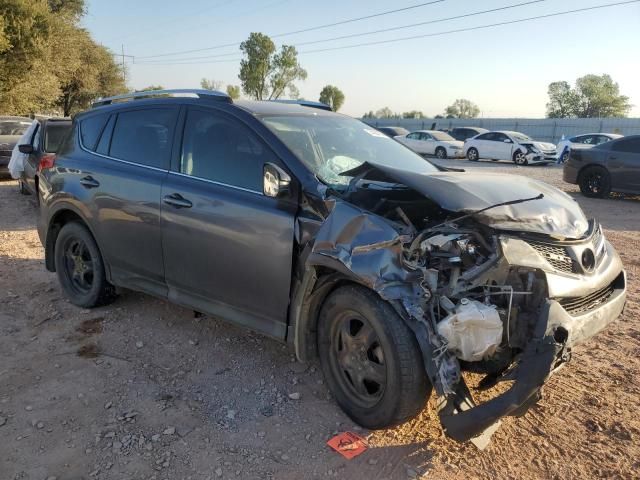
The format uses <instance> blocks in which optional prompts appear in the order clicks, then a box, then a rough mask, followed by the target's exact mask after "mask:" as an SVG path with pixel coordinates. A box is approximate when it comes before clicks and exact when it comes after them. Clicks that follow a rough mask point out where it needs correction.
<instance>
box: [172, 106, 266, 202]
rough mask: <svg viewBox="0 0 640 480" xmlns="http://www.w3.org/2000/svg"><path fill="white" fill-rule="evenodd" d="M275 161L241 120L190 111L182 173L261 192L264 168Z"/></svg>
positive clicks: (185, 134)
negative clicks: (266, 163)
mask: <svg viewBox="0 0 640 480" xmlns="http://www.w3.org/2000/svg"><path fill="white" fill-rule="evenodd" d="M272 160H273V156H272V155H271V154H270V152H268V151H266V149H265V148H264V147H263V145H262V142H261V141H260V140H259V139H258V138H257V136H256V135H255V134H254V133H253V132H252V131H251V130H250V129H249V128H248V127H247V126H245V125H244V124H242V123H240V122H239V121H237V120H234V119H232V118H229V117H227V116H223V115H220V114H217V113H214V112H208V111H202V110H190V111H189V113H188V115H187V121H186V124H185V128H184V139H183V142H182V158H181V162H180V172H181V173H184V174H187V175H192V176H194V177H199V178H204V179H206V180H212V181H214V182H219V183H223V184H225V185H231V186H234V187H241V188H246V189H248V190H253V191H257V192H262V169H263V166H264V163H265V162H269V161H272Z"/></svg>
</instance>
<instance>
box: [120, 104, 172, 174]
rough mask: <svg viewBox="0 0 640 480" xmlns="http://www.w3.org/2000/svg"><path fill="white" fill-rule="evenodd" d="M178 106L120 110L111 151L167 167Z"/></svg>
mask: <svg viewBox="0 0 640 480" xmlns="http://www.w3.org/2000/svg"><path fill="white" fill-rule="evenodd" d="M176 116H177V110H176V109H173V108H149V109H143V110H131V111H128V112H127V111H125V112H120V113H118V118H117V119H116V123H115V126H114V128H113V135H112V137H111V148H110V150H109V155H110V156H111V157H114V158H118V159H120V160H126V161H128V162H133V163H139V164H141V165H146V166H149V167H155V168H166V166H167V165H168V163H169V157H170V156H171V140H172V138H173V129H174V126H175V123H176Z"/></svg>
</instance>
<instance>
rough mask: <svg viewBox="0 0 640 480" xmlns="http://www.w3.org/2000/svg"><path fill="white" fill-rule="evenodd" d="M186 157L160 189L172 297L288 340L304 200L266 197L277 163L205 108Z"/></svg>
mask: <svg viewBox="0 0 640 480" xmlns="http://www.w3.org/2000/svg"><path fill="white" fill-rule="evenodd" d="M179 157H180V159H179V162H178V165H176V166H175V168H172V171H171V172H170V174H169V176H168V177H167V180H166V181H165V183H164V185H163V187H162V202H163V204H162V245H163V251H164V265H165V276H166V283H167V285H168V287H169V298H170V299H171V300H172V301H174V302H176V303H180V304H183V305H187V306H190V307H192V308H195V309H196V310H200V311H204V312H208V313H211V314H214V315H219V316H220V317H223V318H225V319H228V320H231V321H234V322H237V323H240V324H243V325H245V326H248V327H250V328H252V329H254V330H257V331H261V332H263V333H266V334H268V335H271V336H273V337H276V338H280V339H282V338H284V337H285V333H286V322H287V310H288V306H289V294H290V288H291V269H292V259H293V241H294V219H295V211H296V205H297V204H296V203H295V202H293V201H289V200H286V199H274V198H270V197H266V196H265V195H263V193H262V176H263V174H262V172H263V166H264V164H265V163H267V162H272V163H278V160H277V159H276V158H275V156H274V154H273V153H272V152H271V150H270V149H269V148H268V147H267V146H266V145H265V144H264V143H263V141H262V140H261V139H260V138H258V137H257V135H256V134H255V133H254V132H253V131H252V130H251V129H250V128H249V127H248V126H247V125H245V124H244V123H243V122H241V121H240V120H238V119H236V118H235V117H233V116H231V115H229V114H226V113H223V112H219V111H216V110H214V109H206V108H198V107H193V108H190V109H188V110H187V113H186V118H185V120H184V138H183V141H182V149H181V152H180V155H179Z"/></svg>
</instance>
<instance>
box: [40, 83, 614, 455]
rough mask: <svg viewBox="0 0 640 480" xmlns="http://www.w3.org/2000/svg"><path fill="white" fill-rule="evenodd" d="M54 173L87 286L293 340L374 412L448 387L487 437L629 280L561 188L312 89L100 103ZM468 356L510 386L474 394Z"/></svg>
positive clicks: (447, 398) (64, 262)
mask: <svg viewBox="0 0 640 480" xmlns="http://www.w3.org/2000/svg"><path fill="white" fill-rule="evenodd" d="M187 93H190V94H193V95H196V96H197V98H186V97H184V96H183V97H176V96H171V95H185V94H187ZM144 95H153V96H156V98H148V99H138V97H141V96H144ZM131 99H137V100H136V101H125V100H131ZM117 102H120V103H117ZM39 191H40V196H41V201H40V217H39V228H38V231H39V235H40V238H41V241H42V243H43V245H44V247H45V264H46V267H47V269H49V270H50V271H55V272H57V275H58V279H59V281H60V284H61V286H62V289H63V291H64V293H65V294H66V295H67V296H68V298H69V299H70V301H71V302H72V303H74V304H76V305H79V306H82V307H86V308H90V307H94V306H97V305H101V304H105V303H107V302H110V301H112V300H113V299H114V296H115V287H116V286H117V287H125V288H129V289H134V290H138V291H142V292H146V293H149V294H152V295H155V296H158V297H161V298H165V299H168V300H169V301H171V302H174V303H177V304H180V305H183V306H185V307H187V308H191V309H193V310H196V311H199V312H206V313H208V314H211V315H215V316H217V317H220V318H224V319H226V320H229V321H231V322H235V323H238V324H241V325H244V326H247V327H249V328H251V329H253V330H255V331H258V332H261V333H263V334H266V335H269V336H271V337H273V338H276V339H278V340H280V341H283V342H287V343H289V344H290V345H291V346H292V348H293V349H295V352H296V355H297V357H298V359H299V360H301V361H309V360H313V359H316V358H319V360H320V364H321V366H322V370H323V373H324V375H325V378H326V380H327V384H328V386H329V388H330V389H331V391H332V393H333V395H334V398H335V399H336V401H337V403H338V404H339V405H340V406H341V407H342V408H343V409H344V410H345V412H346V413H347V414H348V415H349V416H350V417H351V418H353V419H354V421H356V422H358V423H359V424H361V425H363V426H365V427H367V428H384V427H388V426H391V425H396V424H398V423H402V422H404V421H406V420H408V419H410V418H413V417H414V416H415V415H417V414H418V413H419V412H420V411H421V410H422V409H423V408H424V406H425V404H426V402H427V400H428V398H429V396H430V394H431V392H432V390H434V391H435V393H436V394H437V395H438V396H439V397H440V401H439V402H438V414H439V417H440V420H441V422H442V425H443V427H444V430H445V432H446V434H447V435H449V436H450V437H452V438H454V439H456V440H459V441H464V440H469V439H473V440H474V442H476V443H477V444H478V445H480V446H483V445H486V442H487V441H488V439H489V437H490V435H491V433H492V432H493V431H494V430H495V428H497V425H498V423H497V422H498V421H499V419H500V418H501V417H503V416H505V415H522V414H523V413H524V412H525V411H526V410H527V409H528V408H529V407H530V406H531V405H533V404H535V403H536V401H537V400H538V399H539V398H540V389H541V387H542V385H543V384H544V383H545V382H546V380H547V379H548V378H549V377H550V375H551V374H552V372H555V371H556V370H557V368H558V367H559V366H560V365H562V364H563V363H565V362H566V361H568V360H569V359H570V358H571V350H572V347H573V346H574V345H576V344H579V343H581V342H583V341H584V340H586V339H587V338H590V337H592V336H593V335H595V334H596V333H598V332H599V331H600V330H602V329H603V328H605V327H606V326H607V325H608V324H609V323H610V322H612V321H613V320H615V319H616V318H617V317H618V316H619V315H620V313H621V312H622V310H623V307H624V303H625V299H626V276H625V272H624V270H623V267H622V263H621V261H620V258H619V256H618V254H617V253H616V251H615V250H614V248H613V247H612V246H611V244H610V243H609V242H607V241H606V239H605V237H604V234H603V231H602V228H601V227H600V225H599V224H598V223H597V221H595V220H593V219H591V220H589V219H587V218H586V217H585V215H584V213H583V212H582V210H581V209H580V207H579V206H578V204H577V203H576V202H575V201H574V200H573V199H572V198H571V197H569V196H568V195H566V194H565V193H563V192H561V191H559V190H557V189H556V188H554V187H552V186H550V185H547V184H545V183H543V182H539V181H535V180H532V179H528V178H524V177H519V176H511V175H499V174H485V173H482V174H481V173H477V172H475V173H465V172H461V171H450V170H448V169H447V168H444V167H436V166H434V165H433V164H431V163H429V162H428V161H425V160H424V159H423V158H422V157H420V156H418V155H416V154H414V153H413V152H411V151H410V150H409V149H407V148H405V147H404V146H402V145H401V144H399V143H398V142H395V141H393V140H392V139H390V138H388V137H387V136H386V135H384V134H383V133H381V132H379V131H378V130H376V129H374V128H373V127H370V126H368V125H366V124H364V123H362V122H360V121H358V120H355V119H352V118H350V117H347V116H344V115H339V114H337V113H333V112H329V111H324V110H320V109H317V108H312V107H305V106H301V105H296V104H282V103H276V102H247V101H238V102H234V101H232V100H231V99H230V98H229V97H228V96H227V95H225V94H222V93H219V92H211V91H201V90H198V91H182V90H181V91H161V92H144V93H135V94H129V95H126V96H124V97H115V98H111V99H105V100H102V101H100V102H98V103H97V104H96V106H95V108H93V109H92V110H90V111H88V112H85V113H83V114H80V115H78V116H77V117H76V118H75V119H74V122H73V130H72V133H71V134H70V135H68V136H67V137H66V141H65V142H64V144H63V145H62V146H61V148H60V150H59V152H58V155H57V157H56V159H55V161H53V162H50V165H48V166H46V168H43V169H42V170H41V172H40V189H39ZM460 326H462V327H463V328H459V327H460ZM256 354H259V353H256ZM467 370H471V371H474V372H476V373H482V374H484V375H485V377H484V380H483V381H482V382H481V384H480V386H481V388H484V389H491V388H492V387H493V386H495V385H496V384H497V383H500V382H502V381H510V382H512V384H511V387H510V388H508V389H502V390H500V391H495V390H492V392H493V398H492V399H491V400H490V401H487V402H483V403H479V404H477V403H476V401H475V400H474V398H473V396H472V394H471V392H470V390H469V389H468V387H467V385H466V383H465V380H464V377H463V376H462V372H463V371H467ZM239 381H240V380H239ZM310 414H311V412H310Z"/></svg>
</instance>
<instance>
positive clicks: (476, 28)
mask: <svg viewBox="0 0 640 480" xmlns="http://www.w3.org/2000/svg"><path fill="white" fill-rule="evenodd" d="M638 2H640V0H628V1H626V2H616V3H607V4H604V5H595V6H593V7H585V8H576V9H574V10H565V11H564V12H555V13H547V14H545V15H537V16H535V17H527V18H520V19H517V20H507V21H504V22H498V23H490V24H488V25H478V26H475V27H467V28H458V29H456V30H448V31H445V32H437V33H426V34H420V35H412V36H409V37H400V38H393V39H391V40H378V41H375V42H365V43H356V44H353V45H343V46H339V47H329V48H320V49H316V50H306V51H302V52H300V54H306V53H317V52H329V51H334V50H345V49H348V48H356V47H365V46H370V45H382V44H385V43H395V42H403V41H406V40H415V39H418V38H427V37H436V36H440V35H449V34H452V33H461V32H471V31H473V30H482V29H485V28H492V27H500V26H504V25H511V24H514V23H523V22H529V21H531V20H539V19H541V18H550V17H559V16H561V15H569V14H572V13H579V12H587V11H590V10H598V9H602V8H609V7H616V6H620V5H629V4H632V3H638Z"/></svg>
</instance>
